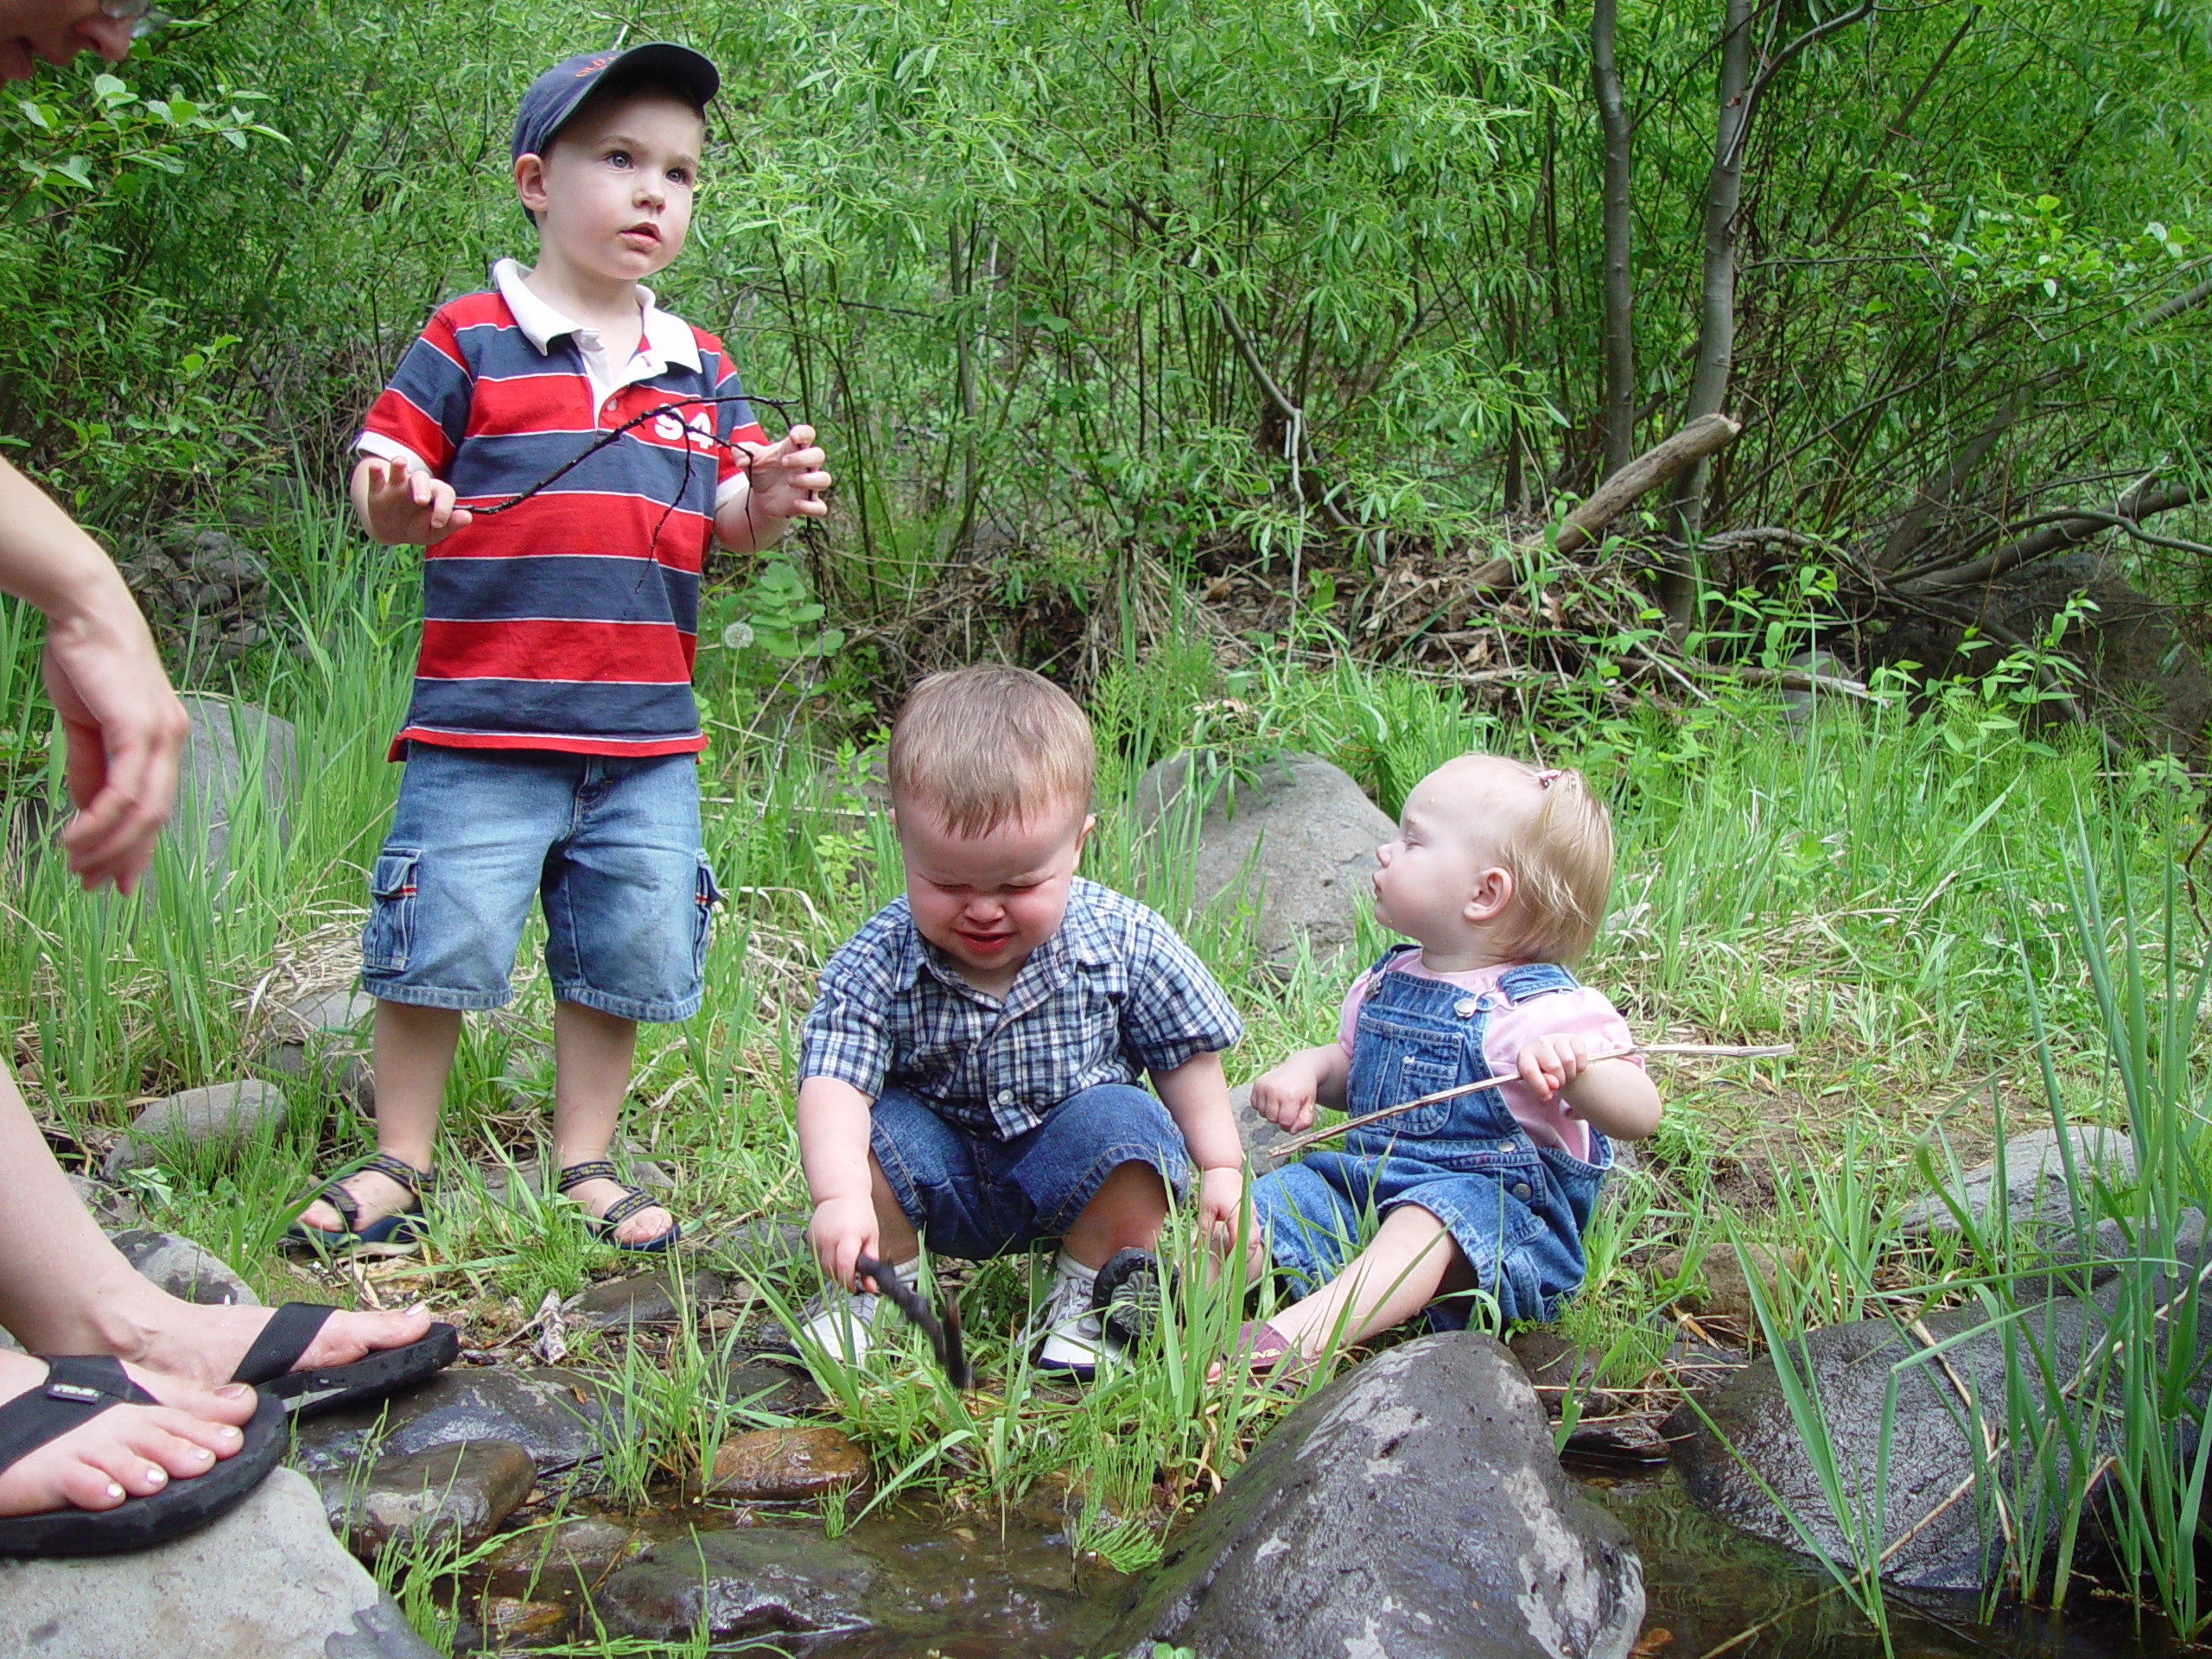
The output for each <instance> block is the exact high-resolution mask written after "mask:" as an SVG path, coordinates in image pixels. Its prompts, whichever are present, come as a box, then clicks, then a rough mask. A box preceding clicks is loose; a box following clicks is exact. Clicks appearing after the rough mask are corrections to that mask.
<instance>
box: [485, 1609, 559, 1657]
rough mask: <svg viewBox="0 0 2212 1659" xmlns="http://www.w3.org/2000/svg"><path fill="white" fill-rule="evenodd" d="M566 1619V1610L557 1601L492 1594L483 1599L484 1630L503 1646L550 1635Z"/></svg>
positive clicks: (486, 1634) (489, 1636) (491, 1638)
mask: <svg viewBox="0 0 2212 1659" xmlns="http://www.w3.org/2000/svg"><path fill="white" fill-rule="evenodd" d="M568 1622H569V1610H568V1609H567V1608H566V1607H563V1605H561V1604H560V1603H559V1602H557V1601H518V1600H516V1599H515V1598H514V1597H512V1596H492V1597H489V1598H487V1599H486V1601H485V1603H484V1634H485V1636H486V1637H488V1638H489V1639H490V1641H491V1643H493V1644H496V1645H499V1646H501V1647H502V1648H503V1649H504V1646H505V1643H510V1642H528V1641H533V1640H535V1639H536V1638H537V1637H542V1636H551V1635H553V1634H554V1633H555V1632H556V1631H557V1630H560V1628H561V1627H562V1626H563V1624H567V1623H568Z"/></svg>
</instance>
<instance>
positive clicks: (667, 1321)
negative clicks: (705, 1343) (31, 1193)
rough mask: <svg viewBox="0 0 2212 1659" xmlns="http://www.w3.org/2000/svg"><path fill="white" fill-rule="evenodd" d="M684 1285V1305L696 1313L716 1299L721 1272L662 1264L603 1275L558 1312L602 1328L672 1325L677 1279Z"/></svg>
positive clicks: (718, 1295) (719, 1293)
mask: <svg viewBox="0 0 2212 1659" xmlns="http://www.w3.org/2000/svg"><path fill="white" fill-rule="evenodd" d="M679 1278H680V1279H681V1281H682V1285H683V1292H682V1294H683V1307H684V1309H685V1310H687V1311H688V1312H690V1313H693V1314H695V1315H696V1313H697V1312H698V1311H699V1309H700V1308H701V1307H702V1306H703V1305H705V1304H706V1303H708V1302H711V1301H714V1300H716V1299H718V1298H719V1297H720V1296H721V1294H722V1289H723V1285H722V1276H721V1274H718V1273H715V1272H711V1271H709V1269H707V1268H693V1269H691V1270H690V1272H688V1273H686V1272H684V1271H683V1268H680V1267H667V1268H659V1269H658V1270H657V1271H655V1272H652V1273H640V1274H634V1275H632V1277H630V1278H627V1279H602V1280H601V1281H599V1282H598V1283H597V1284H595V1285H594V1286H592V1287H590V1288H589V1289H588V1290H586V1291H585V1292H584V1293H583V1294H581V1295H579V1296H576V1297H574V1298H572V1299H571V1300H570V1302H569V1303H566V1304H563V1306H562V1309H561V1314H562V1317H563V1319H569V1320H571V1321H573V1322H574V1323H575V1324H577V1325H592V1326H594V1327H598V1328H602V1329H603V1328H605V1327H607V1326H609V1325H672V1324H674V1323H675V1322H676V1318H677V1281H678V1279H679Z"/></svg>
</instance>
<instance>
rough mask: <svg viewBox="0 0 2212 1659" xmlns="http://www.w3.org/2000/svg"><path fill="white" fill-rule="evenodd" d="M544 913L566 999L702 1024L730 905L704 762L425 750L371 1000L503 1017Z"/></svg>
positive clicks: (415, 775)
mask: <svg viewBox="0 0 2212 1659" xmlns="http://www.w3.org/2000/svg"><path fill="white" fill-rule="evenodd" d="M533 896H535V897H537V898H538V899H540V900H541V901H542V902H543V906H544V911H545V931H546V939H545V966H546V969H547V972H548V974H549V976H550V977H551V979H552V982H553V995H555V996H556V997H557V998H559V999H560V1000H561V1001H563V1002H575V1003H580V1004H582V1006H583V1007H588V1008H596V1009H598V1010H599V1011H600V1012H601V1013H602V1014H613V1015H615V1016H617V1017H618V1018H620V1019H624V1020H683V1019H687V1018H689V1017H690V1015H691V1014H694V1013H696V1011H697V1009H698V1007H699V999H700V992H701V989H702V981H701V971H702V967H703V965H704V963H705V960H706V950H707V931H708V925H709V919H710V918H711V917H712V915H713V912H714V906H715V900H716V899H718V898H720V897H721V894H720V893H719V892H718V891H717V890H716V888H715V878H714V876H713V874H711V873H710V872H709V870H708V868H707V857H706V854H705V852H704V850H703V849H702V848H701V846H700V836H699V781H698V763H697V760H696V758H695V757H693V756H691V755H689V754H670V755H654V756H651V757H648V758H645V759H642V760H626V759H621V758H618V757H610V756H606V755H595V754H563V753H552V752H549V751H545V750H512V749H454V748H440V747H434V746H432V745H429V744H425V743H419V742H418V743H415V744H413V745H411V746H410V748H409V751H408V756H407V766H406V770H405V772H404V773H403V774H402V776H401V778H400V780H399V806H398V810H397V811H396V812H395V813H394V814H393V816H392V821H391V834H390V835H388V836H385V843H384V850H383V851H382V852H380V853H379V854H378V855H377V861H376V868H375V869H374V870H373V871H372V872H371V874H370V878H369V919H368V922H367V924H366V925H365V926H364V927H363V929H362V930H361V988H362V989H364V990H365V991H366V992H368V993H369V995H372V996H376V997H380V998H382V999H384V1000H385V1001H389V1002H407V1003H412V1004H414V1005H416V1007H428V1008H496V1007H500V1006H501V1005H502V1004H504V1003H505V1002H506V1001H508V999H509V998H510V997H512V995H514V993H513V990H512V987H510V985H509V984H508V982H507V976H508V974H509V973H510V972H511V971H512V969H513V967H514V961H515V947H516V945H517V944H518V943H519V942H520V940H521V938H522V928H523V922H524V918H526V917H527V916H528V915H529V913H530V901H531V898H532V897H533Z"/></svg>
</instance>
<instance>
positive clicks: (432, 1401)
mask: <svg viewBox="0 0 2212 1659" xmlns="http://www.w3.org/2000/svg"><path fill="white" fill-rule="evenodd" d="M605 1416H606V1406H605V1402H604V1399H603V1396H602V1395H601V1389H600V1387H599V1385H598V1384H597V1383H595V1382H594V1380H593V1379H592V1378H590V1377H588V1376H585V1375H583V1374H582V1372H579V1371H563V1370H507V1369H505V1368H504V1367H489V1366H468V1367H462V1366H458V1365H456V1366H453V1367H450V1368H449V1369H448V1370H442V1371H440V1372H439V1373H438V1374H437V1375H436V1376H434V1377H432V1378H431V1379H430V1380H429V1382H427V1383H423V1385H422V1386H421V1387H420V1388H416V1389H410V1390H409V1391H408V1392H407V1393H405V1394H404V1395H395V1396H393V1397H392V1398H391V1399H389V1400H382V1401H376V1402H372V1403H370V1404H368V1405H365V1406H355V1407H349V1408H346V1409H344V1410H341V1411H334V1412H331V1413H329V1414H327V1415H326V1416H321V1417H317V1418H315V1419H314V1420H312V1421H308V1422H304V1423H302V1424H301V1425H300V1426H299V1428H298V1431H297V1432H298V1437H299V1438H298V1441H297V1446H296V1452H295V1454H294V1461H296V1463H297V1464H298V1465H299V1466H300V1467H301V1468H302V1469H304V1470H306V1471H308V1473H310V1474H317V1473H321V1471H324V1470H328V1469H340V1468H346V1467H350V1466H353V1465H357V1464H359V1463H360V1462H363V1461H365V1459H369V1458H372V1457H397V1456H404V1455H405V1454H406V1453H408V1452H420V1451H423V1450H425V1449H426V1448H428V1447H429V1446H447V1445H451V1444H454V1443H456V1442H459V1441H462V1440H512V1441H514V1442H515V1443H516V1444H517V1445H518V1446H521V1447H522V1448H523V1449H524V1451H525V1452H529V1453H530V1457H531V1462H532V1463H534V1464H535V1465H537V1468H538V1469H539V1470H540V1471H555V1470H560V1469H566V1468H569V1467H571V1466H573V1465H575V1464H577V1463H579V1462H581V1461H582V1459H585V1458H587V1457H589V1456H591V1455H592V1454H593V1453H594V1452H595V1451H597V1450H598V1446H599V1440H598V1427H599V1425H600V1423H601V1421H604V1419H605Z"/></svg>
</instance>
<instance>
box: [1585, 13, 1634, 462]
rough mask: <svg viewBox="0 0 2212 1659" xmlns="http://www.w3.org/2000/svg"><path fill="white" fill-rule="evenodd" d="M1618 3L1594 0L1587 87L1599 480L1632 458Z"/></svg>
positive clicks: (1626, 164) (1630, 296) (1625, 137)
mask: <svg viewBox="0 0 2212 1659" xmlns="http://www.w3.org/2000/svg"><path fill="white" fill-rule="evenodd" d="M1616 8H1617V0H1595V3H1594V5H1593V6H1592V10H1591V13H1590V86H1591V91H1592V92H1593V93H1594V94H1595V95H1596V98H1597V100H1598V129H1599V132H1601V133H1602V134H1603V135H1604V149H1605V182H1604V184H1603V186H1602V187H1601V188H1600V191H1599V217H1600V219H1601V221H1602V224H1603V226H1604V230H1605V281H1604V284H1603V298H1604V306H1605V324H1604V334H1605V401H1604V404H1603V415H1602V418H1601V429H1602V430H1603V433H1604V439H1605V448H1604V454H1605V463H1604V465H1603V466H1602V467H1600V468H1599V477H1601V478H1603V477H1606V476H1609V475H1610V474H1614V473H1618V471H1620V469H1621V468H1622V467H1625V466H1627V465H1628V463H1629V461H1630V458H1631V457H1633V456H1634V454H1636V330H1635V319H1634V315H1633V309H1632V308H1633V306H1634V303H1635V290H1634V287H1633V285H1632V283H1631V280H1630V272H1629V172H1630V165H1631V163H1632V160H1633V154H1632V152H1631V150H1630V147H1629V143H1630V141H1629V126H1628V110H1627V108H1626V106H1625V105H1624V104H1623V103H1622V101H1621V77H1620V71H1619V70H1618V68H1617V67H1615V66H1614V62H1613V35H1614V27H1613V25H1614V14H1615V10H1616Z"/></svg>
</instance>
